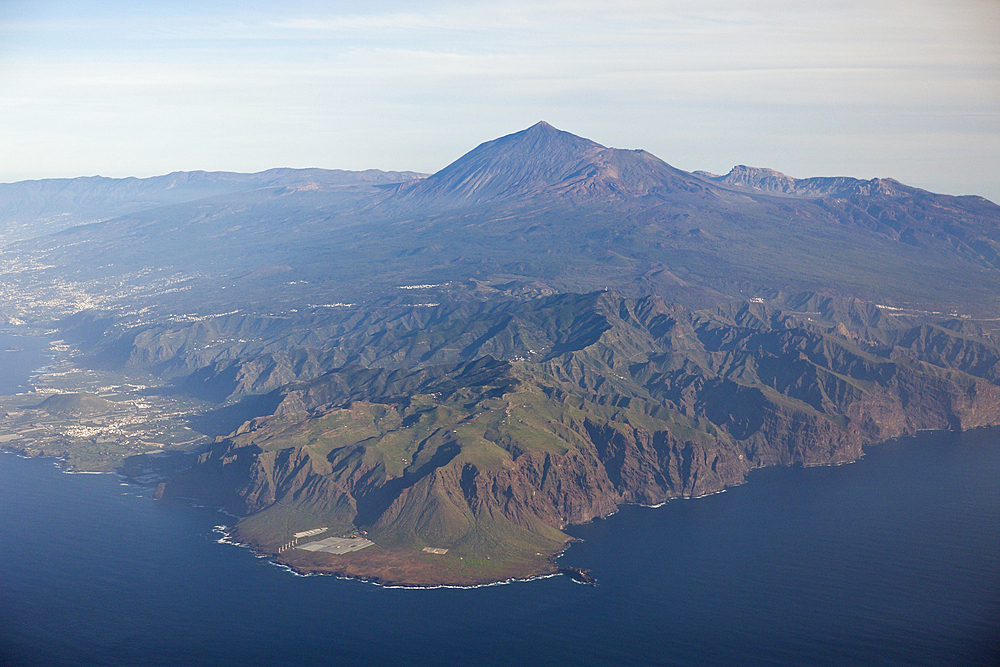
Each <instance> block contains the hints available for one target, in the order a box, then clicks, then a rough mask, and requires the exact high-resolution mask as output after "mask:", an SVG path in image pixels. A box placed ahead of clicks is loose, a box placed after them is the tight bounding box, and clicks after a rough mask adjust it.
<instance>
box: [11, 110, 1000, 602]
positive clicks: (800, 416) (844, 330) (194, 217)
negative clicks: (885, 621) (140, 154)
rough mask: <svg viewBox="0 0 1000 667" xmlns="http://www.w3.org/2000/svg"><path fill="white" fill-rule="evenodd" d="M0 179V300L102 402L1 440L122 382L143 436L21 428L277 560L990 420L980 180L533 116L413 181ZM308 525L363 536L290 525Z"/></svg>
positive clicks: (532, 538) (595, 511)
mask: <svg viewBox="0 0 1000 667" xmlns="http://www.w3.org/2000/svg"><path fill="white" fill-rule="evenodd" d="M0 202H2V203H3V207H2V208H3V210H5V211H9V212H13V213H8V214H7V215H6V216H5V217H4V218H3V219H0V225H5V229H6V230H9V231H7V233H8V234H11V235H16V236H17V238H19V239H20V240H18V241H17V242H15V243H12V244H9V245H7V246H5V247H4V248H3V250H2V252H0V271H2V277H3V292H2V293H0V315H3V316H4V319H6V320H7V321H8V322H10V323H12V324H13V325H15V326H17V327H24V328H26V329H33V330H39V329H50V330H51V329H57V330H58V332H59V335H61V336H63V337H64V339H65V340H66V341H68V346H70V347H71V349H72V350H73V351H74V353H75V355H76V356H73V357H70V358H69V359H67V360H65V361H64V363H65V364H67V366H66V368H61V369H60V370H59V371H58V373H51V374H50V375H51V377H49V376H44V375H43V376H42V378H41V379H42V380H44V381H45V382H47V383H50V384H49V385H47V386H52V385H51V383H53V382H56V381H57V378H56V377H55V376H56V375H58V376H59V377H60V378H63V379H62V380H59V381H60V382H62V383H63V386H64V388H66V389H71V388H73V387H66V386H65V385H66V384H67V383H68V382H69V381H68V380H66V379H65V378H67V377H81V378H84V379H86V381H87V382H88V383H90V385H89V386H91V387H96V390H94V392H93V393H97V394H101V393H102V391H103V392H104V394H106V396H105V398H104V400H103V401H102V400H99V399H96V398H93V397H88V396H83V395H81V393H80V388H73V389H76V391H74V396H73V397H69V398H59V399H55V400H53V399H54V398H55V397H53V398H49V399H47V400H45V401H44V402H42V401H41V400H39V402H38V403H37V404H34V405H29V404H26V403H25V402H24V400H21V401H20V402H18V403H17V404H16V405H13V404H12V405H11V406H10V407H8V408H7V410H8V412H9V414H8V415H7V416H6V417H5V419H6V420H7V423H9V424H13V425H14V427H16V428H18V429H22V431H18V434H19V437H21V439H19V440H18V439H16V440H14V441H9V442H7V443H6V445H7V446H8V447H12V448H15V449H19V450H20V451H24V452H26V453H39V451H38V447H37V445H33V444H32V442H33V441H32V440H31V439H28V438H26V437H24V436H20V434H21V433H29V432H31V431H30V429H32V428H33V429H35V431H36V432H37V431H42V430H46V429H47V430H48V431H49V432H51V431H52V429H54V428H55V429H58V428H61V426H59V423H61V422H60V420H62V419H64V417H65V414H67V412H66V411H67V410H70V411H73V410H75V411H77V412H79V413H80V417H81V419H82V418H83V417H86V418H87V419H91V420H97V419H99V418H101V417H100V413H101V411H102V410H104V411H107V413H108V415H107V416H106V417H105V419H106V420H112V417H114V419H121V417H120V415H121V414H122V410H123V406H125V405H133V406H135V408H136V409H140V408H139V404H138V403H136V400H137V394H136V393H135V392H136V391H141V392H142V393H141V394H138V395H139V396H144V397H145V398H144V399H143V400H144V401H145V402H144V403H142V405H144V406H146V407H143V408H141V410H151V411H153V412H155V414H156V415H157V418H158V419H162V420H163V421H162V426H161V428H160V431H161V433H162V435H160V436H156V437H159V438H160V439H159V440H158V441H154V440H151V438H153V437H154V436H153V434H152V432H151V431H148V430H147V431H143V432H142V433H141V434H138V435H136V434H135V432H134V429H133V431H129V432H128V433H126V429H123V428H122V427H121V426H115V428H118V429H119V431H121V434H122V435H121V436H120V437H119V436H113V434H112V433H111V431H110V430H109V428H108V427H107V425H106V424H105V423H103V422H102V423H98V422H97V421H94V423H93V424H92V425H91V426H88V428H90V429H92V430H91V431H87V432H78V433H76V435H75V436H73V435H72V434H70V435H67V436H58V437H52V438H50V439H49V440H48V441H46V443H47V444H46V445H45V446H46V449H45V450H44V451H45V452H46V453H50V454H51V453H60V454H63V455H65V456H67V457H69V458H71V459H72V460H75V461H77V462H78V463H77V464H78V465H92V466H94V467H115V466H122V465H124V466H125V468H126V469H127V470H132V471H133V473H134V474H136V475H140V476H142V477H144V478H146V479H147V480H152V479H153V478H154V477H156V476H157V475H159V474H162V475H166V478H165V479H159V480H158V481H162V486H161V487H160V490H159V493H160V494H161V495H165V496H171V495H178V496H183V497H191V496H194V497H199V498H202V499H204V500H207V501H209V502H213V503H218V504H220V505H224V506H226V507H227V508H229V509H230V510H231V511H234V512H236V513H239V514H240V515H241V516H243V517H244V518H243V519H242V520H241V521H240V522H239V524H237V526H236V527H235V531H234V533H233V536H234V537H235V538H238V539H240V540H243V541H246V542H249V543H251V544H253V545H254V546H255V547H257V548H258V549H260V550H262V551H265V552H267V553H271V554H274V555H275V556H276V558H278V559H279V560H280V561H281V562H285V563H287V564H289V565H291V566H294V567H297V568H301V569H319V570H326V571H333V572H339V573H343V574H351V575H354V576H362V577H368V578H375V579H378V580H381V581H386V582H402V583H410V584H414V583H416V584H433V583H442V582H446V583H481V582H484V581H493V580H497V579H503V578H505V577H508V576H528V575H532V574H539V573H546V572H550V571H552V570H553V569H554V565H553V564H552V562H551V560H550V558H549V557H550V556H551V555H552V554H553V553H556V552H558V551H559V550H560V549H561V548H562V546H563V543H564V540H565V539H566V537H567V536H566V535H565V534H564V533H563V532H562V529H564V528H565V527H566V526H567V525H570V524H573V523H579V522H583V521H587V520H589V519H591V518H594V517H598V516H604V515H607V514H609V513H611V512H613V511H614V510H615V508H616V507H617V505H618V504H619V503H622V502H641V503H644V504H656V503H659V502H663V501H665V500H667V499H669V498H674V497H686V496H697V495H702V494H705V493H710V492H713V491H718V490H721V489H723V488H725V487H726V486H727V485H731V484H737V483H740V482H741V481H742V480H743V479H744V476H745V475H746V473H747V472H749V471H750V470H752V469H754V468H759V467H762V466H767V465H789V464H795V463H799V464H807V465H819V464H829V463H840V462H846V461H851V460H854V459H855V458H857V457H858V456H860V455H861V452H862V447H863V446H864V445H866V444H870V443H875V442H879V441H882V440H885V439H888V438H891V437H895V436H898V435H902V434H910V433H914V432H916V431H917V430H921V429H961V428H975V427H979V426H985V425H994V424H998V423H1000V348H998V346H997V339H996V334H997V331H998V329H1000V327H998V323H1000V301H998V299H1000V207H998V206H997V205H996V204H994V203H992V202H990V201H988V200H986V199H983V198H982V197H977V196H965V197H954V196H949V195H939V194H934V193H931V192H928V191H926V190H921V189H918V188H914V187H911V186H908V185H905V184H903V183H900V182H898V181H895V180H892V179H871V180H864V179H854V178H850V177H839V178H811V179H796V178H792V177H789V176H786V175H784V174H780V173H778V172H775V171H772V170H766V169H759V168H754V167H746V166H740V167H736V168H733V169H732V170H730V171H728V173H726V174H723V175H713V174H710V173H707V172H697V173H692V172H687V171H684V170H681V169H677V168H676V167H673V166H671V165H669V164H667V163H666V162H664V161H662V160H661V159H660V158H658V157H656V156H655V155H653V154H651V153H649V152H646V151H642V150H619V149H613V148H606V147H605V146H603V145H601V144H599V143H597V142H595V141H592V140H589V139H585V138H582V137H579V136H576V135H573V134H571V133H568V132H564V131H561V130H558V129H557V128H555V127H553V126H551V125H549V124H548V123H545V122H539V123H536V124H534V125H532V126H531V127H530V128H527V129H525V130H522V131H520V132H516V133H514V134H511V135H507V136H504V137H500V138H498V139H495V140H492V141H487V142H485V143H483V144H481V145H479V146H478V147H477V148H475V149H473V150H472V151H470V152H468V153H467V154H466V155H464V156H462V157H461V158H459V159H458V160H456V161H455V162H453V163H452V164H451V165H449V166H447V167H446V168H444V169H442V170H440V171H438V172H437V173H435V174H433V175H430V176H423V175H421V174H416V173H412V172H395V173H393V172H375V171H368V172H360V173H354V172H331V171H324V170H304V171H296V170H275V171H271V172H264V173H260V174H252V175H246V174H233V173H226V174H218V173H203V172H196V173H179V174H171V175H169V176H164V177H158V178H154V179H148V180H134V179H129V180H121V181H115V180H107V179H96V180H95V179H80V180H70V181H59V182H54V181H39V182H25V183H17V184H12V185H9V186H4V188H0ZM116 215H117V217H115V216H116ZM91 216H92V217H91ZM87 219H93V220H99V222H93V223H90V224H84V225H79V226H72V224H73V223H77V222H82V221H85V220H87ZM73 373H76V374H77V375H75V376H74V375H73ZM101 374H107V377H112V376H114V377H117V378H119V379H118V380H117V382H118V385H121V386H124V387H132V388H127V389H115V388H114V387H116V386H118V385H113V386H112V390H108V389H107V386H108V382H110V380H108V381H105V380H100V381H98V380H97V378H98V377H104V375H101ZM137 378H142V384H143V385H146V384H148V385H150V387H148V388H146V387H143V388H142V389H136V388H134V387H135V386H136V385H135V384H132V385H128V384H127V383H126V384H122V383H123V382H125V381H126V380H128V381H131V382H133V383H135V382H138V380H137ZM101 382H104V383H105V389H104V390H101V389H100V386H101ZM180 397H183V401H181V399H180ZM128 401H132V403H128ZM184 406H187V410H188V411H187V412H184ZM83 407H85V408H86V411H85V412H86V414H84V412H83V411H81V410H82V409H83ZM32 410H34V412H32ZM42 413H44V414H42ZM74 414H75V413H74ZM45 415H49V416H48V417H46V416H45ZM53 420H55V421H53ZM112 421H113V420H112ZM115 423H120V422H115ZM102 429H103V430H102ZM184 429H187V430H186V431H185V430H184ZM185 433H187V434H194V435H197V434H199V433H200V434H201V438H200V439H199V438H198V437H194V438H193V439H192V438H191V437H186V436H185V435H184V434H185ZM70 436H72V437H70ZM60 438H62V439H60ZM74 438H75V439H74ZM116 438H117V439H116ZM213 438H214V439H213ZM152 446H155V448H156V450H160V451H164V452H168V453H169V452H175V453H177V452H181V451H186V450H189V449H192V448H193V449H195V450H197V451H196V453H197V458H196V459H194V460H193V461H192V460H189V459H188V458H187V457H186V456H183V455H182V456H180V459H181V460H182V461H183V462H182V463H173V464H171V465H172V466H173V467H172V468H169V469H163V470H158V469H157V465H159V464H157V461H163V460H169V461H176V460H177V459H172V458H170V457H167V459H163V458H150V457H148V456H136V455H137V454H141V453H142V452H144V451H146V450H147V449H148V448H149V447H152ZM60 448H61V449H60ZM81 452H85V453H86V456H85V457H84V456H82V455H81ZM73 457H76V458H73ZM126 457H130V458H126ZM180 468H187V469H186V471H182V472H177V471H178V470H179V469H180ZM320 527H322V528H326V529H327V530H326V531H324V532H323V533H322V534H320V533H315V534H313V535H310V536H305V537H301V538H296V537H295V536H296V534H302V533H308V532H310V531H313V530H316V529H318V528H320ZM327 535H330V536H333V537H338V538H342V539H348V540H353V539H359V538H358V536H360V535H365V536H366V537H367V539H369V540H370V541H372V542H374V546H368V547H367V548H364V549H361V550H360V551H356V552H352V553H348V554H342V555H338V554H330V553H325V552H322V551H308V550H304V549H301V548H297V547H298V546H300V545H298V543H297V542H296V540H297V539H302V540H306V541H309V540H314V541H315V540H322V539H325V538H326V536H327ZM289 545H294V546H292V547H289ZM428 549H429V550H430V551H428Z"/></svg>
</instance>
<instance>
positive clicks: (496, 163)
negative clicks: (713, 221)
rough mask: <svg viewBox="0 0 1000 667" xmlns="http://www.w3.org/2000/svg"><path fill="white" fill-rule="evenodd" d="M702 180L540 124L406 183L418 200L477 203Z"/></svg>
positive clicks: (602, 194) (641, 191)
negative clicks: (421, 178)
mask: <svg viewBox="0 0 1000 667" xmlns="http://www.w3.org/2000/svg"><path fill="white" fill-rule="evenodd" d="M705 189H706V187H705V184H704V183H703V182H702V181H701V180H700V179H697V178H694V177H692V176H691V175H690V174H687V173H686V172H683V171H680V170H679V169H675V168H673V167H671V166H670V165H668V164H667V163H665V162H663V161H662V160H660V159H659V158H657V157H655V156H654V155H651V154H650V153H647V152H646V151H627V150H620V149H616V148H605V147H604V146H601V145H600V144H598V143H596V142H594V141H591V140H589V139H584V138H582V137H578V136H576V135H573V134H570V133H569V132H564V131H562V130H557V129H556V128H554V127H552V126H551V125H549V124H548V123H546V122H544V121H541V122H539V123H536V124H535V125H532V126H531V127H529V128H528V129H526V130H522V131H521V132H516V133H514V134H510V135H507V136H505V137H501V138H499V139H494V140H493V141H488V142H486V143H483V144H481V145H479V146H478V147H476V148H475V149H473V150H472V151H470V152H469V153H466V154H465V155H463V156H462V157H460V158H459V159H458V160H456V161H455V162H453V163H451V164H450V165H448V166H447V167H445V168H444V169H442V170H441V171H439V172H437V173H436V174H434V175H432V176H430V177H429V178H427V179H424V180H423V181H420V182H414V183H411V184H408V185H407V186H405V187H403V188H402V190H401V194H402V195H403V197H405V198H406V199H409V200H416V201H418V202H420V203H421V204H423V205H428V204H435V203H436V204H447V205H450V206H459V205H473V204H482V203H486V202H495V201H499V200H507V199H516V198H525V197H536V196H561V197H572V198H585V199H598V198H620V197H627V196H642V195H647V194H650V193H654V192H661V191H673V190H687V191H699V190H705Z"/></svg>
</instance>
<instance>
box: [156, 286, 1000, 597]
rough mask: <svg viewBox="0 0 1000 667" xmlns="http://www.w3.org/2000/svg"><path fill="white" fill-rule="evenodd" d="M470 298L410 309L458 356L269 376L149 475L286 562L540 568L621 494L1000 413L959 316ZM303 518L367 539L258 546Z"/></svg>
mask: <svg viewBox="0 0 1000 667" xmlns="http://www.w3.org/2000/svg"><path fill="white" fill-rule="evenodd" d="M841 305H842V304H841ZM828 306H829V304H828ZM491 317H492V319H493V326H489V327H488V328H487V330H486V331H485V332H481V331H473V330H469V328H468V327H467V326H465V325H466V324H467V323H463V322H462V321H457V322H456V321H455V320H448V321H442V322H441V323H440V324H437V325H434V324H431V325H430V326H423V328H422V329H421V330H420V331H421V335H422V336H425V337H428V338H432V339H435V340H437V338H436V337H440V341H439V342H440V344H439V345H438V349H441V348H445V347H448V348H451V349H453V350H461V351H464V353H465V354H466V356H467V357H469V358H467V359H462V358H461V355H460V354H458V355H454V354H453V355H452V356H451V357H448V356H446V355H444V354H442V353H437V354H436V355H433V354H432V355H427V357H426V358H428V359H429V360H431V361H437V362H440V363H426V364H424V365H422V366H419V367H417V368H411V367H406V368H395V369H392V368H384V367H383V368H377V367H376V368H372V367H363V366H360V365H353V366H344V367H342V368H339V369H335V370H332V371H330V372H327V373H324V374H322V375H320V376H318V377H316V378H313V379H310V380H308V381H304V382H293V383H291V384H288V385H286V386H284V387H282V388H281V389H279V390H276V391H275V392H272V393H271V394H270V395H269V398H268V400H269V402H270V403H269V404H270V405H271V406H273V412H272V414H269V415H262V416H259V417H256V418H254V419H251V420H249V421H247V422H246V423H244V424H243V425H242V426H241V427H240V428H239V429H237V430H236V431H235V432H233V433H232V434H230V435H229V436H227V437H220V438H218V439H217V442H216V443H215V444H214V445H213V446H212V447H211V448H210V449H209V450H207V451H206V452H204V453H203V454H202V455H201V456H200V457H199V459H198V462H197V464H196V465H195V466H193V467H192V468H191V469H190V470H189V471H187V472H186V473H184V474H183V475H181V476H179V477H177V478H175V479H174V480H172V481H171V482H170V483H169V484H168V485H167V486H166V487H165V488H164V489H163V494H165V495H195V496H198V497H202V498H205V499H207V500H211V501H214V502H217V503H219V504H222V505H225V506H227V507H229V508H230V509H232V510H233V511H235V512H236V513H238V514H239V515H240V516H243V517H244V518H243V519H241V520H240V522H239V523H238V524H237V525H236V526H235V527H234V529H233V537H234V539H237V540H239V541H242V542H246V543H249V544H252V545H253V546H255V547H256V548H258V549H260V550H262V551H264V552H269V553H274V554H277V558H278V559H279V561H281V562H285V563H287V564H289V565H290V566H293V567H295V568H297V569H301V570H316V571H329V572H336V573H341V574H346V575H351V576H358V577H362V578H372V579H377V580H379V581H383V582H386V583H403V584H440V583H451V584H474V583H483V582H487V581H495V580H499V579H504V578H507V577H509V576H522V577H523V576H531V575H534V574H544V573H549V572H552V571H554V568H555V566H554V565H553V563H552V562H551V559H550V558H549V556H551V555H552V554H554V553H557V552H558V551H560V550H561V549H562V548H563V545H564V544H565V542H566V540H568V539H569V538H568V536H567V535H566V534H565V533H564V532H562V529H563V528H565V527H566V526H568V525H572V524H579V523H584V522H587V521H590V520H592V519H594V518H596V517H602V516H607V515H608V514H611V513H613V512H614V511H615V510H616V507H617V506H618V505H619V504H621V503H642V504H649V505H652V504H658V503H662V502H664V501H667V500H669V499H671V498H678V497H692V496H700V495H704V494H708V493H713V492H717V491H720V490H722V489H724V488H726V487H727V486H731V485H734V484H739V483H741V482H743V481H744V479H745V477H746V474H747V473H748V472H749V471H751V470H753V469H755V468H760V467H765V466H772V465H796V464H800V465H827V464H836V463H845V462H849V461H853V460H856V459H857V458H859V457H860V456H861V455H862V451H863V450H862V448H863V447H864V446H865V445H868V444H872V443H877V442H880V441H884V440H887V439H890V438H894V437H897V436H900V435H906V434H912V433H914V432H916V431H918V430H924V429H963V428H976V427H979V426H987V425H995V424H1000V386H998V384H997V377H998V371H1000V366H998V361H1000V355H998V354H997V348H996V346H995V345H994V344H993V342H992V340H991V339H989V338H988V337H987V336H984V335H981V334H977V333H976V332H974V331H971V330H969V328H968V327H967V326H965V325H963V324H962V323H960V322H939V323H934V324H926V323H924V324H916V325H914V323H912V322H909V321H907V320H905V318H890V317H879V316H877V313H876V312H875V311H869V312H868V315H867V319H865V318H861V319H860V320H859V319H858V318H855V321H854V322H852V324H853V325H854V326H853V328H848V327H847V326H846V325H845V324H844V323H843V320H844V318H842V317H838V318H837V320H836V323H834V320H833V319H829V321H824V317H823V315H822V313H821V312H819V311H814V312H812V316H811V317H803V316H802V314H801V313H799V314H796V313H795V312H794V311H791V310H785V311H783V310H779V309H775V308H770V307H766V306H764V305H761V304H757V303H750V302H742V303H733V304H729V305H726V306H723V307H720V308H715V309H711V310H706V311H691V310H687V309H684V308H681V307H679V306H677V305H674V304H668V303H665V302H663V301H662V300H659V299H657V298H655V297H649V298H645V299H638V300H633V299H627V298H624V297H621V296H619V295H616V294H614V293H593V294H588V295H568V296H567V295H560V296H558V297H548V298H544V299H539V300H534V301H531V302H528V303H524V304H521V305H520V306H519V305H517V304H515V305H513V306H510V305H508V306H505V307H503V308H502V309H498V311H497V312H493V313H489V312H486V313H484V312H477V313H469V314H468V318H469V321H475V322H477V323H479V326H485V325H482V322H483V321H484V320H485V321H486V322H487V323H489V322H490V320H491ZM831 317H832V315H831ZM873 320H883V321H873ZM849 321H850V320H849ZM435 327H437V328H435ZM394 333H396V335H397V337H396V338H390V337H389V336H385V337H384V338H382V346H383V348H384V349H376V350H366V354H368V355H379V354H382V355H384V356H385V357H386V358H392V356H393V354H394V352H393V349H392V346H393V345H397V346H398V342H394V341H398V340H402V339H405V337H400V336H399V331H398V329H397V330H396V331H395V332H394ZM378 338H379V337H378V336H377V334H375V335H371V336H367V337H366V338H365V340H366V342H367V344H371V343H370V341H371V340H373V339H378ZM470 339H471V340H474V341H475V342H476V346H475V347H472V346H471V345H470V344H469V342H468V341H469V340H470ZM485 350H488V351H489V352H492V353H493V354H495V355H496V356H493V355H492V354H481V355H480V354H478V353H479V352H482V351H485ZM316 526H324V527H327V528H328V529H329V530H330V531H333V532H334V533H339V534H348V533H352V532H356V531H362V532H363V534H365V535H366V536H367V537H368V539H370V540H371V541H373V542H374V543H375V547H372V548H369V549H365V550H361V551H358V552H354V553H349V554H343V555H331V554H326V553H322V552H305V551H302V550H300V549H291V550H284V551H281V553H280V554H279V553H278V551H279V549H281V547H282V545H285V544H287V543H288V542H289V540H290V539H292V535H293V534H294V533H296V532H299V531H303V530H308V529H310V528H314V527H316ZM425 547H427V548H430V549H436V550H447V552H446V553H442V554H438V553H434V552H427V551H424V548H425Z"/></svg>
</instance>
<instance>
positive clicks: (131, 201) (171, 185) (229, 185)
mask: <svg viewBox="0 0 1000 667" xmlns="http://www.w3.org/2000/svg"><path fill="white" fill-rule="evenodd" d="M420 176H421V174H416V173H412V172H384V171H379V170H376V169H370V170H367V171H359V172H351V171H343V170H340V169H334V170H329V169H268V170H267V171H262V172H258V173H255V174H239V173H234V172H225V171H215V172H205V171H179V172H174V173H171V174H166V175H164V176H154V177H152V178H105V177H102V176H91V177H82V178H53V179H45V180H38V181H20V182H18V183H0V245H3V244H6V243H10V242H13V241H20V240H24V239H27V238H31V237H34V236H39V235H41V234H47V233H52V232H58V231H60V230H62V229H65V228H68V227H71V226H73V225H79V224H83V223H87V222H95V221H100V220H108V219H111V218H115V217H118V216H121V215H127V214H130V213H135V212H137V211H142V210H146V209H151V208H158V207H161V206H167V205H171V204H180V203H184V202H192V201H196V200H199V199H204V198H206V197H215V196H218V195H224V194H233V193H238V192H246V191H249V190H256V189H258V188H276V187H295V188H306V189H315V188H318V187H338V186H345V185H359V184H370V185H377V184H385V183H400V182H404V181H408V180H412V179H415V178H419V177H420Z"/></svg>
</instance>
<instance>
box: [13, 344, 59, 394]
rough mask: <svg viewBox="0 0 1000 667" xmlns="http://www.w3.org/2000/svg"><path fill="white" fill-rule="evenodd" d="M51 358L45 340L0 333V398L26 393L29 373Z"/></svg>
mask: <svg viewBox="0 0 1000 667" xmlns="http://www.w3.org/2000/svg"><path fill="white" fill-rule="evenodd" d="M51 357H52V355H51V354H50V353H49V352H48V340H47V339H45V338H40V337H37V336H19V335H17V334H13V333H10V332H9V331H0V396H10V395H11V394H16V393H17V392H20V391H27V390H28V389H29V379H30V377H31V373H32V372H33V371H35V370H36V369H38V368H40V367H41V366H43V365H44V364H45V363H46V362H47V361H48V360H50V359H51Z"/></svg>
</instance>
